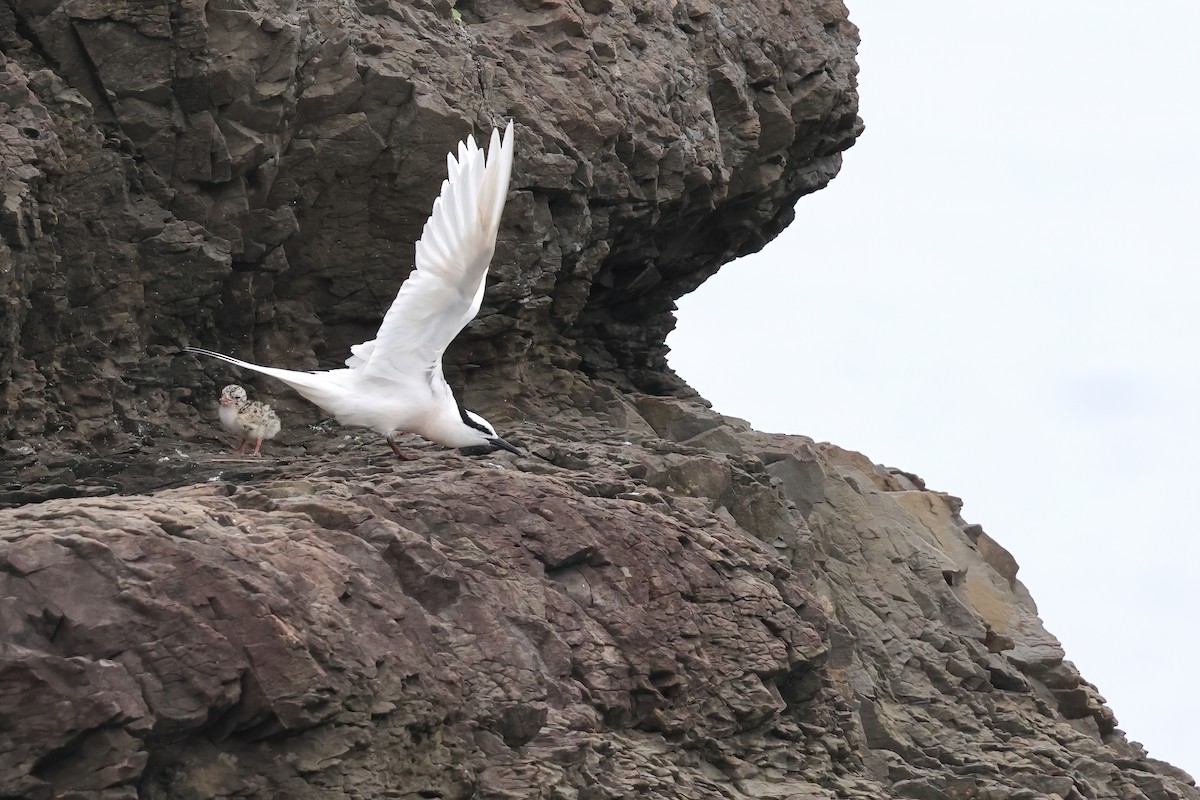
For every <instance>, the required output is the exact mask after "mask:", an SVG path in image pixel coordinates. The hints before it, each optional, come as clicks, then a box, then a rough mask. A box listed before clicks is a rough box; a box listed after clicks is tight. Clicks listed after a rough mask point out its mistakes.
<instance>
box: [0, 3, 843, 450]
mask: <svg viewBox="0 0 1200 800" xmlns="http://www.w3.org/2000/svg"><path fill="white" fill-rule="evenodd" d="M454 11H456V12H457V13H458V17H457V19H456V18H455V17H454V15H453V14H452V13H451V6H450V4H449V3H448V2H446V1H445V0H439V1H438V2H420V1H418V2H412V3H410V2H400V0H358V2H354V1H352V0H318V1H317V2H305V3H300V2H294V0H260V1H257V2H250V0H209V2H198V1H196V0H68V1H67V2H55V0H9V1H8V2H6V3H5V4H2V5H0V182H2V184H3V192H4V204H3V207H2V208H0V232H2V234H3V245H2V246H0V276H2V280H3V282H4V287H5V291H4V293H3V300H0V380H3V382H4V383H3V392H0V439H9V438H17V439H20V440H22V441H25V442H27V443H29V444H30V445H31V446H37V447H38V448H39V449H41V448H42V447H45V446H47V445H46V440H49V441H50V443H51V446H53V444H54V443H58V442H62V441H73V442H75V443H76V444H78V445H80V446H88V447H91V448H94V449H95V450H96V451H97V452H101V453H115V452H123V451H127V450H128V449H129V448H130V447H133V446H135V445H136V444H137V442H138V440H139V439H140V437H142V436H144V435H147V434H153V433H157V432H160V431H161V430H163V429H166V428H169V429H171V430H178V427H179V421H180V419H182V418H185V417H186V416H187V415H188V414H189V412H190V410H191V409H193V408H194V406H195V405H196V404H197V403H198V402H199V401H198V400H197V398H196V397H195V396H194V394H193V389H194V387H196V386H197V385H203V386H204V387H205V388H206V390H207V389H210V388H211V386H212V385H213V379H212V378H209V377H205V376H204V373H203V372H202V370H201V367H200V366H199V365H198V363H197V362H196V361H195V360H194V359H193V358H192V357H190V356H188V357H182V358H181V357H179V356H178V355H177V353H178V350H179V348H180V347H181V346H183V345H188V344H194V345H202V346H206V347H210V348H215V349H220V350H225V351H232V352H234V353H235V354H237V355H241V356H245V357H247V358H251V359H257V360H260V361H266V362H271V363H281V364H287V365H290V366H293V367H313V366H317V365H318V364H319V365H322V366H334V365H339V363H340V361H341V360H342V359H344V358H345V357H346V355H347V352H348V347H349V345H351V344H353V343H356V342H360V341H364V340H366V339H369V338H371V337H372V336H373V335H374V331H375V328H376V327H377V325H378V322H379V321H380V319H382V316H383V312H384V311H385V310H386V308H387V305H388V304H389V303H390V302H391V299H392V298H393V297H394V296H395V293H396V289H397V288H398V286H399V285H400V283H401V282H402V280H403V279H404V277H405V276H406V275H407V274H408V271H409V270H410V269H411V267H412V259H413V242H414V241H415V240H416V238H417V237H418V235H419V233H420V228H421V226H422V225H423V224H424V221H425V219H426V217H427V216H428V214H429V209H430V207H431V205H432V201H433V198H434V197H435V196H436V194H437V192H438V189H439V186H440V184H441V181H442V179H443V178H444V177H445V164H446V161H445V159H446V153H447V151H448V150H450V149H451V148H452V147H453V145H454V143H455V142H456V141H457V140H459V139H461V138H462V137H463V136H465V135H467V134H469V133H471V132H473V131H474V132H476V133H479V134H486V133H487V132H488V131H489V130H490V129H491V127H492V126H494V125H501V124H503V123H504V122H505V121H506V120H508V119H510V118H511V119H513V120H514V121H515V123H516V135H517V142H518V144H517V150H516V164H515V167H514V170H513V182H512V187H511V193H510V198H509V202H508V207H507V210H506V213H505V222H504V225H503V227H502V231H501V235H500V241H499V243H498V251H497V256H496V259H495V261H494V263H493V268H492V272H491V280H490V282H489V287H488V292H487V296H486V298H485V306H484V309H483V311H482V312H481V314H480V317H479V319H478V320H476V322H475V323H474V324H473V325H472V326H471V327H470V328H469V329H468V331H467V332H466V334H465V335H464V336H463V337H462V339H461V341H460V342H459V343H457V346H456V347H455V348H454V350H453V351H452V353H451V358H450V366H451V367H452V368H453V369H452V370H451V376H452V377H454V376H461V375H462V374H463V373H464V372H469V373H470V374H471V381H470V384H471V386H472V387H473V390H474V391H475V392H476V393H477V395H478V397H479V398H480V402H485V403H487V402H490V403H492V404H500V403H504V402H522V401H523V402H525V403H526V404H543V405H544V404H546V403H557V404H560V405H562V404H566V405H571V404H574V403H575V402H576V401H577V399H578V396H579V395H580V394H581V393H586V392H587V391H588V387H589V385H590V382H591V381H592V380H593V379H600V380H603V381H605V382H608V383H614V384H616V385H620V386H623V387H626V388H631V387H638V388H641V389H643V390H646V391H650V392H653V393H671V392H681V391H683V392H686V391H687V390H686V389H685V387H684V386H683V384H682V383H681V382H680V381H679V380H678V379H677V378H675V376H674V375H673V374H671V373H670V371H669V370H668V369H667V367H666V362H665V354H666V348H665V345H664V344H663V342H664V339H665V337H666V334H667V333H668V332H669V330H670V328H671V326H672V324H673V317H672V316H671V310H672V304H673V301H674V299H675V298H677V297H679V296H680V295H682V294H684V293H686V292H687V291H690V290H691V289H693V288H695V287H696V286H698V285H699V284H700V283H701V282H702V281H703V280H704V279H705V278H707V277H708V276H709V275H711V274H712V273H714V272H715V271H716V270H717V268H718V267H720V266H721V265H722V264H724V263H726V262H728V261H729V260H731V259H732V258H734V257H736V256H738V255H742V254H744V253H748V252H751V251H754V250H757V249H758V248H760V247H761V246H762V245H763V244H764V243H765V242H767V241H769V240H770V239H771V238H773V237H774V236H775V235H776V234H777V233H778V232H779V230H780V229H782V227H783V226H784V225H786V224H787V223H788V222H789V221H790V220H791V219H792V216H793V211H792V209H793V207H794V205H795V202H796V200H797V199H798V198H799V197H800V196H801V195H804V194H806V193H808V192H812V191H814V190H816V189H819V188H821V187H823V186H824V185H825V184H826V183H828V181H829V180H830V179H831V178H832V177H833V176H834V174H836V172H837V171H838V169H839V167H840V165H841V151H843V150H844V149H846V148H847V147H849V146H850V145H851V144H852V143H853V141H854V138H855V137H856V136H857V135H858V133H859V132H860V130H861V123H860V121H859V119H858V117H857V93H856V91H855V83H854V75H855V71H856V65H855V62H854V53H855V48H856V45H857V41H858V38H857V31H856V29H855V28H854V27H853V26H852V25H851V24H850V23H849V22H848V21H847V19H846V9H845V7H844V6H843V5H842V4H841V2H840V0H786V1H785V2H783V3H779V2H771V3H768V2H752V1H750V0H742V1H741V2H724V3H719V2H710V0H687V1H685V2H671V3H666V2H658V1H657V0H654V1H647V2H641V0H639V2H628V3H627V2H622V0H585V2H582V3H575V2H559V1H558V0H547V2H518V3H514V2H510V1H509V0H494V1H490V0H463V1H462V2H460V3H458V5H457V8H455V9H454ZM205 368H211V365H205ZM205 400H207V396H205Z"/></svg>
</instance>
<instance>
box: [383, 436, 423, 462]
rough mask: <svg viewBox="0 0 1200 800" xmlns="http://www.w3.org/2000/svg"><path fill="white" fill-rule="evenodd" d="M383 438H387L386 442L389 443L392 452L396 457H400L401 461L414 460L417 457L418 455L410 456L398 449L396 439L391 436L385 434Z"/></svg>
mask: <svg viewBox="0 0 1200 800" xmlns="http://www.w3.org/2000/svg"><path fill="white" fill-rule="evenodd" d="M385 438H386V439H387V443H388V444H389V445H391V447H392V452H393V453H395V454H396V458H398V459H400V460H401V461H416V460H417V459H418V458H419V456H410V455H408V454H406V453H405V452H404V451H403V450H401V449H400V445H398V444H396V440H395V439H393V438H392V437H391V436H387V437H385Z"/></svg>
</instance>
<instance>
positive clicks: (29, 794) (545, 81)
mask: <svg viewBox="0 0 1200 800" xmlns="http://www.w3.org/2000/svg"><path fill="white" fill-rule="evenodd" d="M856 42H857V34H856V31H855V30H854V28H853V26H851V25H850V24H849V23H848V22H847V20H846V10H845V8H844V7H843V6H842V5H841V3H840V2H837V0H833V1H832V2H821V1H820V0H785V1H784V2H780V3H756V2H753V0H741V1H740V2H737V3H713V2H708V0H682V1H681V2H672V3H652V2H629V3H626V2H621V0H583V1H582V2H580V3H567V2H558V0H547V1H546V2H524V1H522V2H519V3H505V2H498V1H496V2H490V1H488V0H459V2H457V3H456V4H455V5H453V6H452V5H451V4H450V3H449V2H446V1H445V0H437V2H432V3H430V2H416V3H405V2H399V0H357V2H355V1H354V0H315V1H314V2H308V3H294V2H287V1H286V0H259V1H258V2H240V1H239V0H208V2H193V1H192V0H182V1H181V2H168V1H167V0H162V1H161V2H143V1H142V0H137V1H136V2H135V1H132V0H129V1H127V0H70V1H69V2H62V3H59V2H55V0H9V2H8V3H5V4H3V5H0V188H2V189H3V205H2V206H0V235H2V241H0V277H2V279H3V282H4V289H5V291H4V292H3V294H2V295H0V448H2V450H3V460H2V462H0V483H3V486H0V505H3V506H7V507H8V509H7V510H5V511H2V512H0V797H4V798H17V797H20V798H31V799H33V800H40V798H52V797H72V798H97V799H98V800H99V799H101V798H102V799H103V800H119V799H120V798H135V797H136V798H143V800H151V799H156V798H162V799H163V800H167V799H168V798H170V799H172V800H174V799H175V798H197V800H200V799H204V800H210V799H211V798H233V797H241V798H247V797H251V798H264V800H266V799H267V798H297V799H303V798H314V800H315V798H330V797H333V798H338V797H344V798H383V797H392V798H414V799H415V798H434V797H440V798H447V799H448V798H472V797H477V798H528V797H543V798H554V799H555V800H567V799H569V798H579V800H598V799H599V798H617V797H635V796H636V797H642V796H645V797H659V798H712V797H726V798H742V797H746V798H749V797H756V798H778V800H783V799H784V798H789V799H790V800H799V799H804V800H814V799H819V798H862V799H863V800H867V798H871V800H874V799H875V798H881V797H909V798H917V799H918V800H951V799H952V798H968V797H975V798H986V799H988V800H1029V799H1030V798H1057V799H1058V800H1082V798H1122V799H1123V800H1125V799H1130V800H1139V798H1147V799H1148V800H1182V799H1186V798H1197V797H1200V794H1197V791H1196V789H1195V786H1194V784H1193V783H1192V782H1191V780H1190V778H1188V777H1187V776H1186V775H1184V774H1183V773H1181V772H1179V771H1178V770H1175V769H1174V768H1172V767H1170V766H1169V765H1165V764H1162V763H1159V762H1155V761H1153V760H1151V759H1149V758H1147V757H1146V754H1145V753H1144V752H1143V751H1142V750H1141V748H1140V747H1139V746H1138V745H1136V744H1132V743H1129V742H1128V741H1127V740H1126V739H1125V736H1124V734H1123V733H1122V732H1121V731H1120V730H1118V729H1117V728H1116V720H1115V718H1114V715H1113V713H1112V712H1111V711H1110V710H1109V709H1108V708H1107V707H1106V706H1105V705H1104V701H1103V699H1102V698H1101V697H1100V695H1099V694H1098V693H1097V691H1096V689H1095V688H1094V687H1092V686H1091V685H1090V684H1088V683H1087V682H1086V681H1084V680H1083V679H1082V678H1081V677H1080V676H1079V674H1078V672H1077V671H1076V670H1075V669H1074V667H1073V666H1072V665H1071V664H1070V663H1069V662H1068V661H1065V660H1064V654H1063V652H1062V649H1061V648H1060V647H1059V645H1058V643H1057V642H1056V640H1055V639H1054V638H1053V637H1052V636H1051V635H1050V634H1049V633H1047V632H1046V631H1045V630H1044V629H1043V627H1042V625H1041V623H1040V621H1039V620H1038V618H1037V613H1036V608H1035V607H1034V605H1033V602H1032V600H1031V599H1030V598H1029V597H1028V595H1027V593H1026V592H1025V590H1024V588H1023V587H1022V586H1021V584H1020V582H1019V581H1018V580H1017V579H1016V565H1015V563H1014V562H1013V560H1012V558H1011V556H1009V554H1008V553H1007V552H1005V551H1004V549H1003V548H1002V547H1001V546H1000V545H999V544H997V543H996V542H994V541H992V540H991V539H990V538H989V537H988V536H987V534H986V533H984V532H983V531H982V530H981V529H980V528H979V527H978V526H974V525H969V524H967V523H965V522H964V521H963V519H962V518H961V517H960V515H959V503H958V501H957V500H956V499H954V498H952V497H948V496H946V495H944V494H940V493H938V492H933V491H928V490H926V489H925V487H923V486H922V485H921V483H920V481H919V480H918V479H916V478H915V477H913V476H911V475H907V474H905V473H901V472H898V471H895V470H888V469H884V468H881V467H877V466H875V465H873V464H871V463H870V462H869V461H868V460H867V459H865V458H864V457H862V456H859V455H857V454H854V453H848V452H845V451H842V450H839V449H838V448H836V447H833V446H830V445H817V444H815V443H813V442H812V441H810V440H807V439H803V438H802V437H783V436H767V435H764V434H760V433H756V432H754V431H751V430H749V429H748V428H747V426H745V425H744V424H742V423H739V422H738V421H736V420H731V419H727V418H724V417H722V416H720V415H719V414H715V413H713V412H711V411H709V410H707V409H706V408H705V407H704V405H703V402H702V401H700V400H698V399H697V398H695V397H694V396H691V395H692V393H691V392H690V390H689V389H688V388H687V387H686V386H685V385H683V384H682V383H681V382H680V381H679V380H678V379H677V378H676V377H675V376H673V375H672V374H671V373H670V371H669V370H668V369H667V368H666V365H665V362H664V355H665V347H664V345H663V341H664V338H665V336H666V333H667V332H668V330H669V329H670V326H671V323H672V318H671V314H670V311H671V305H672V302H673V300H674V299H675V298H677V297H678V296H680V295H681V294H682V293H684V292H686V291H688V290H690V289H691V288H694V287H695V286H696V285H698V284H699V283H700V282H701V281H703V280H704V279H705V278H706V277H707V276H708V275H710V274H712V273H713V272H714V271H715V270H716V269H717V268H718V267H719V266H720V265H722V264H724V263H726V262H727V261H729V260H730V259H731V258H733V257H735V256H737V255H740V254H743V253H746V252H749V251H752V250H754V249H756V248H758V247H759V246H761V245H762V244H763V243H764V242H765V241H767V240H768V239H770V238H771V237H772V236H774V235H775V233H777V232H778V230H779V229H780V228H781V227H782V226H783V225H785V224H786V223H787V222H788V221H789V219H790V217H791V213H792V212H791V208H792V206H793V204H794V202H795V200H796V199H797V198H798V197H799V196H800V195H802V194H804V193H806V192H810V191H813V190H815V189H818V188H820V187H821V186H823V185H824V184H825V183H826V182H828V181H829V180H830V179H831V178H832V176H833V175H834V174H835V173H836V172H837V169H838V167H839V165H840V152H841V151H842V150H844V149H845V148H846V147H848V146H849V145H850V144H851V143H852V142H853V140H854V137H855V136H856V135H857V134H858V133H859V131H860V130H861V125H860V123H859V121H858V118H857V115H856V110H857V96H856V93H855V86H854V70H855V65H854V61H853V56H854V48H855V46H856ZM509 117H512V118H514V119H515V120H516V125H517V136H518V159H517V164H516V168H515V170H514V175H515V181H514V186H513V191H512V193H511V195H510V198H509V204H508V211H507V212H506V221H505V224H504V227H503V230H502V234H501V241H500V243H499V249H498V255H497V258H496V260H495V263H494V267H493V277H494V279H493V281H492V282H491V285H489V287H488V294H487V298H486V306H485V308H484V310H483V313H482V314H481V315H480V318H479V319H478V320H477V321H476V323H474V324H473V325H472V326H471V327H470V328H469V329H468V331H467V333H466V335H465V336H464V337H463V339H462V341H461V342H459V343H458V344H457V346H456V348H455V349H454V351H453V353H452V354H451V359H450V360H451V367H452V370H451V371H452V375H453V377H454V378H455V379H456V380H457V379H460V378H464V377H469V387H470V391H469V392H468V394H467V399H468V401H469V404H471V405H472V406H474V407H476V408H478V409H479V410H480V411H483V412H485V413H486V414H487V415H488V416H489V417H490V418H491V419H492V420H493V421H496V422H505V423H507V424H506V425H505V428H506V430H505V433H507V434H508V435H509V436H510V437H511V438H512V439H513V440H514V441H516V442H517V443H520V444H522V445H525V446H528V447H529V448H530V449H531V451H532V452H533V453H534V454H535V455H534V456H533V457H529V458H516V457H512V456H510V455H508V454H500V455H490V456H486V457H474V458H469V457H464V456H460V455H456V454H453V453H446V452H444V451H440V450H438V449H436V448H432V447H425V457H424V458H422V459H421V460H419V461H417V462H414V463H408V464H397V463H395V460H394V459H393V458H392V456H391V455H390V451H388V450H387V449H386V448H385V447H383V446H382V445H381V444H380V443H379V442H378V441H377V440H376V439H375V438H374V437H372V436H369V435H359V434H358V433H356V432H353V431H346V430H341V429H337V428H336V426H330V425H329V424H327V423H325V422H320V421H319V420H320V418H319V416H318V415H317V414H316V413H315V412H314V411H313V410H312V409H311V407H309V406H306V405H304V404H302V403H299V402H297V401H295V398H294V397H292V396H290V395H288V394H286V393H279V394H276V395H272V394H271V390H276V391H278V387H272V386H270V385H269V384H263V385H262V386H261V387H256V388H259V391H257V392H256V396H258V395H259V394H265V395H266V396H268V398H269V399H270V400H271V401H272V403H273V404H275V405H277V406H279V407H280V408H281V415H282V416H283V418H284V425H285V428H284V431H283V432H282V433H281V434H280V436H279V437H278V439H277V440H275V441H272V442H271V443H270V447H269V448H267V449H268V451H269V453H270V458H263V459H258V460H247V459H234V458H230V457H228V456H227V455H224V454H222V455H216V453H217V452H219V451H221V450H222V449H223V448H224V447H225V446H226V444H224V443H220V442H217V441H215V440H214V439H213V435H214V434H213V432H214V431H215V430H216V428H215V417H216V412H215V401H216V396H217V392H218V391H219V387H220V386H222V385H223V384H225V383H228V382H230V379H231V378H232V377H233V376H231V375H229V374H227V371H224V370H220V369H214V368H213V366H212V365H211V364H205V365H203V366H202V365H200V364H199V363H197V362H196V361H195V360H194V359H192V358H191V357H190V356H180V355H179V354H178V351H179V348H180V347H182V346H184V345H188V344H199V345H206V346H212V347H218V348H221V349H224V350H227V351H232V352H235V353H237V354H239V355H243V356H248V357H254V358H257V359H259V360H263V361H269V362H272V363H279V364H284V365H288V366H294V367H301V366H316V365H318V364H320V365H324V366H329V365H333V364H336V363H337V362H338V361H339V360H340V359H341V358H342V357H344V355H345V352H346V348H347V346H348V345H349V344H351V343H354V342H357V341H361V340H364V339H366V338H369V336H370V335H371V334H372V333H373V331H374V328H375V326H376V324H377V323H378V321H379V319H380V317H381V316H382V313H383V311H384V309H385V308H386V306H387V305H388V303H389V302H390V300H391V298H392V296H393V295H394V293H395V291H396V288H397V286H398V285H399V284H400V282H401V281H402V280H403V278H404V276H405V275H406V274H407V272H408V270H409V269H410V268H411V262H412V242H413V241H414V240H415V239H416V237H417V235H418V233H419V229H420V226H421V224H422V223H423V222H424V219H425V217H426V214H427V213H428V210H429V207H430V203H431V201H432V198H433V197H434V196H435V194H436V192H437V189H438V185H439V183H440V181H441V178H442V175H443V164H444V161H443V159H444V154H445V152H446V151H447V149H449V147H450V146H451V144H452V143H453V142H454V141H456V140H457V139H459V138H461V137H462V136H463V135H465V134H466V133H468V132H470V131H472V130H475V131H479V132H482V131H485V130H486V129H487V128H489V127H490V126H492V125H493V124H498V123H500V122H501V121H503V120H505V119H507V118H509ZM264 389H265V390H267V391H265V392H264V391H262V390H264ZM689 396H691V397H690V399H686V398H689ZM681 398H685V399H681ZM289 404H290V405H289ZM313 423H318V424H313ZM414 446H415V447H420V445H414ZM155 490H157V491H155Z"/></svg>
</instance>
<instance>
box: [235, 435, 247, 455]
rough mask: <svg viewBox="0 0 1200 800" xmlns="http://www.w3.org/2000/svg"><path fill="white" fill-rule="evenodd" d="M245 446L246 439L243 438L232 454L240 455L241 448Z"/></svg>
mask: <svg viewBox="0 0 1200 800" xmlns="http://www.w3.org/2000/svg"><path fill="white" fill-rule="evenodd" d="M245 446H246V437H245V436H243V437H242V440H241V441H240V442H238V446H237V449H236V450H234V451H233V452H235V453H240V452H242V450H243V448H245Z"/></svg>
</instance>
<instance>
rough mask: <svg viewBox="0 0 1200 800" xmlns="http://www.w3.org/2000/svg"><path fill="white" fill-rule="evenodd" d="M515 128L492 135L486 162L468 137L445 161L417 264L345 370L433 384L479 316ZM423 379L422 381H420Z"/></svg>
mask: <svg viewBox="0 0 1200 800" xmlns="http://www.w3.org/2000/svg"><path fill="white" fill-rule="evenodd" d="M512 160H513V126H512V122H509V123H508V128H507V129H506V130H505V132H504V137H503V139H501V136H500V132H499V131H498V130H493V131H492V140H491V143H490V144H489V145H488V151H487V157H486V159H485V158H484V154H483V151H482V150H480V149H479V148H478V147H477V146H476V145H475V140H474V139H472V138H471V137H467V139H466V140H465V141H464V142H462V143H460V144H459V146H458V158H457V159H455V157H454V154H453V153H451V154H450V155H449V156H448V157H447V164H448V172H449V175H448V177H447V179H446V180H445V181H443V182H442V192H441V194H440V195H439V196H438V198H437V200H435V201H434V202H433V213H432V214H431V215H430V216H429V220H428V221H427V222H426V223H425V228H424V230H423V231H422V232H421V238H420V239H418V240H417V246H416V266H415V268H414V269H413V271H412V274H410V275H409V276H408V278H407V279H406V280H405V281H404V284H403V285H402V286H401V287H400V291H399V292H398V293H397V294H396V299H395V300H394V301H392V306H391V308H389V309H388V312H387V314H386V315H385V316H384V318H383V322H382V324H380V326H379V332H378V333H377V334H375V338H374V339H372V340H371V341H369V342H364V343H362V344H360V345H355V346H354V347H352V348H350V352H351V353H353V355H351V356H350V358H348V359H347V360H346V365H347V366H348V367H351V368H353V369H357V370H360V371H361V374H362V376H363V377H364V378H380V379H383V380H387V381H401V382H408V381H415V380H432V378H433V376H434V375H438V376H440V374H441V362H442V354H443V353H444V352H445V351H446V347H447V346H449V344H450V342H452V341H453V340H454V337H455V336H457V335H458V333H459V331H461V330H462V329H463V328H464V327H466V324H467V323H468V322H470V321H471V320H472V319H474V318H475V315H476V314H478V313H479V306H480V304H481V303H482V302H483V287H484V282H485V279H486V278H487V271H488V265H489V264H490V263H491V260H492V253H493V252H494V251H495V249H496V232H497V230H498V229H499V227H500V214H501V213H502V212H503V211H504V200H505V198H506V197H507V196H508V178H509V174H510V173H511V172H512ZM423 376H424V377H423Z"/></svg>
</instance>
